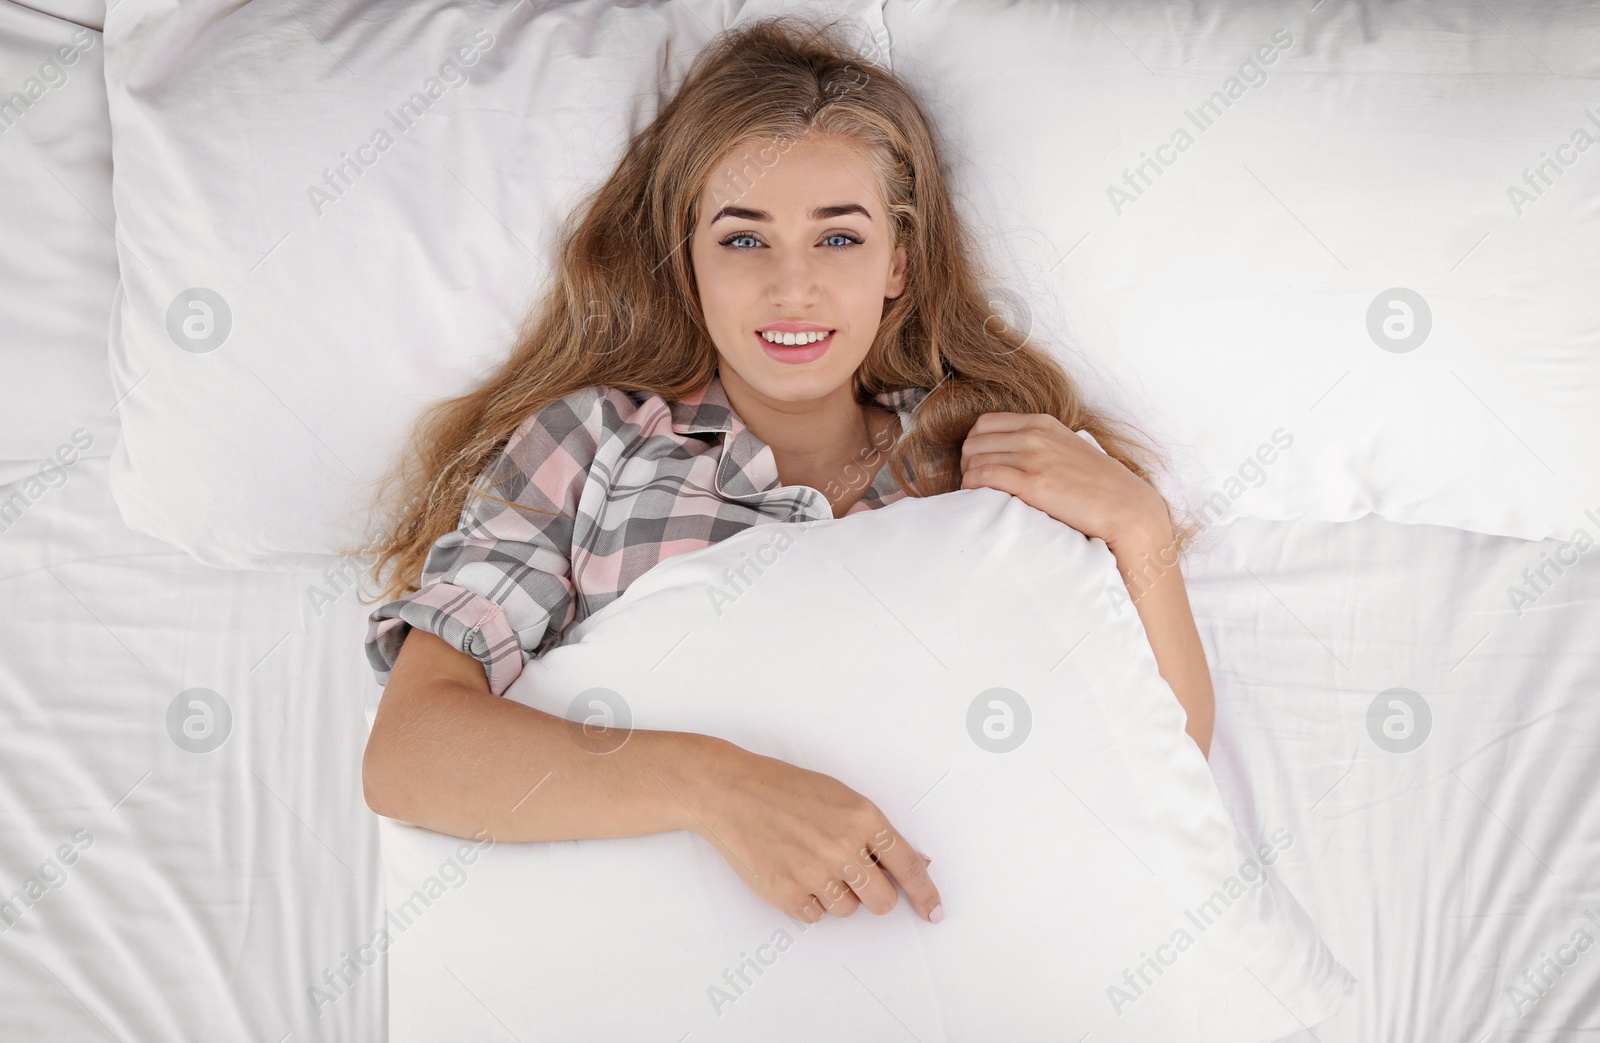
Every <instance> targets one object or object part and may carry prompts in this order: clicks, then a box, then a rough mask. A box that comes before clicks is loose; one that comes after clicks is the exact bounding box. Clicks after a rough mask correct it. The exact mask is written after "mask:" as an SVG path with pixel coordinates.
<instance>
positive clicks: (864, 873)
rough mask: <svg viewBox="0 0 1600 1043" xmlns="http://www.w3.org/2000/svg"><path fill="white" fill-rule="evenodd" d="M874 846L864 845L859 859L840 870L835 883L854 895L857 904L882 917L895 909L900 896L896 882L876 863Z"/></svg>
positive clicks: (859, 853)
mask: <svg viewBox="0 0 1600 1043" xmlns="http://www.w3.org/2000/svg"><path fill="white" fill-rule="evenodd" d="M872 846H873V845H872V842H870V841H869V842H868V843H867V844H864V845H862V847H861V848H860V849H858V853H857V857H856V858H855V859H853V860H851V861H850V862H847V863H845V865H843V866H842V867H841V868H840V871H839V879H838V880H836V881H835V883H837V884H839V886H841V887H842V888H844V890H845V891H846V892H847V893H849V894H851V895H853V896H854V897H855V899H856V901H857V904H859V905H864V906H866V907H867V908H868V909H870V910H872V913H873V915H875V916H882V915H883V914H885V913H887V912H888V911H889V910H891V909H893V908H894V906H895V903H896V902H898V901H899V900H900V894H899V892H898V891H896V890H895V887H894V881H893V880H890V879H889V877H888V875H887V874H885V873H884V871H883V869H882V868H880V867H879V865H878V864H877V862H876V861H874V859H873V856H872ZM852 911H854V910H852Z"/></svg>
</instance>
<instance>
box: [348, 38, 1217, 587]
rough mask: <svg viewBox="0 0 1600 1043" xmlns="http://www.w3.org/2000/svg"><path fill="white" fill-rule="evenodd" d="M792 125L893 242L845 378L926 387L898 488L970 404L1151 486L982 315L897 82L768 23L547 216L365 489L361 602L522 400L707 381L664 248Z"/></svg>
mask: <svg viewBox="0 0 1600 1043" xmlns="http://www.w3.org/2000/svg"><path fill="white" fill-rule="evenodd" d="M808 133H816V134H819V135H824V136H827V137H829V138H834V137H839V138H845V139H851V141H852V142H853V143H858V144H859V145H860V146H861V147H862V148H863V149H864V155H865V156H866V157H867V158H868V159H869V160H870V161H871V162H872V164H873V165H874V167H875V168H876V170H877V172H878V175H879V179H880V189H881V195H882V198H883V200H884V201H885V202H886V204H887V208H888V212H889V219H890V223H891V226H892V228H893V229H894V235H895V237H896V241H897V242H899V243H903V244H904V245H905V247H906V250H907V262H908V264H907V281H906V289H905V292H903V293H902V294H901V295H900V296H899V297H897V298H895V299H894V300H893V301H891V302H889V304H888V307H887V309H886V311H885V313H884V316H883V320H882V322H881V324H880V326H879V328H878V332H877V335H876V337H875V338H874V340H873V343H872V347H871V348H870V350H869V351H868V353H867V356H866V358H865V359H864V360H863V362H862V364H861V366H860V367H859V368H858V369H857V371H856V374H855V377H854V379H853V384H854V391H855V395H856V397H857V399H858V400H859V401H861V402H863V403H866V402H869V401H870V400H871V397H872V396H873V395H875V394H878V393H880V392H884V391H890V390H894V389H898V388H904V387H926V388H932V389H933V391H932V392H931V393H930V394H929V395H928V396H927V397H926V398H925V399H924V400H923V401H922V403H921V405H920V406H919V407H918V410H917V421H916V423H915V425H913V427H912V429H911V431H910V432H909V433H908V434H907V435H906V436H905V437H904V438H902V439H901V440H900V441H899V442H898V443H897V444H896V446H895V448H894V449H893V450H892V451H891V453H890V455H889V457H888V459H887V460H886V462H885V463H884V466H886V467H889V468H892V470H891V474H893V476H894V477H895V479H896V481H898V482H899V484H900V486H901V488H903V489H904V490H906V492H907V493H908V494H909V495H913V496H931V495H934V494H936V493H941V492H949V491H952V490H955V489H958V488H960V485H961V474H960V458H961V445H962V442H963V441H964V440H965V439H966V436H967V432H968V431H969V430H970V428H971V427H972V424H973V422H974V421H975V420H976V419H977V418H978V416H979V415H981V414H983V413H986V412H1015V413H1048V414H1050V415H1051V416H1054V417H1056V418H1057V419H1059V420H1060V421H1061V422H1062V423H1064V424H1066V425H1067V426H1068V427H1069V428H1072V429H1074V430H1079V429H1081V430H1086V431H1088V432H1089V433H1090V434H1092V435H1093V436H1094V437H1095V439H1096V440H1097V441H1098V442H1099V443H1100V445H1101V446H1102V447H1104V449H1105V450H1106V452H1107V453H1109V454H1110V455H1111V456H1112V457H1114V458H1116V459H1117V460H1118V461H1120V462H1121V463H1122V464H1124V465H1125V466H1126V467H1127V468H1128V469H1129V470H1131V471H1132V472H1133V473H1134V474H1136V475H1138V476H1139V477H1140V478H1142V479H1145V480H1146V481H1150V477H1151V471H1150V470H1149V467H1150V465H1149V464H1148V463H1147V461H1148V460H1149V459H1151V458H1153V457H1156V454H1155V452H1154V450H1152V449H1151V448H1150V447H1149V446H1148V445H1146V444H1145V443H1144V442H1142V441H1138V440H1135V439H1134V438H1132V437H1131V436H1130V435H1129V434H1128V433H1127V428H1126V427H1125V426H1124V425H1122V424H1120V423H1118V422H1116V421H1113V420H1112V419H1111V418H1109V417H1107V416H1104V415H1102V414H1101V413H1098V412H1096V411H1095V410H1093V409H1090V408H1089V407H1088V406H1087V405H1086V404H1085V403H1084V401H1083V398H1082V396H1081V394H1080V392H1079V390H1078V387H1077V385H1076V383H1075V382H1074V381H1073V380H1072V379H1071V378H1070V377H1069V376H1068V375H1067V373H1066V371H1065V370H1064V369H1063V368H1062V366H1061V364H1060V363H1059V362H1058V361H1057V360H1056V359H1055V357H1053V356H1052V355H1051V354H1049V353H1048V352H1046V351H1042V350H1040V349H1039V348H1036V347H1034V346H1033V345H1032V344H1031V343H1029V338H1028V334H1027V333H1026V332H1021V331H1018V330H1016V329H1013V328H1012V327H1011V326H1010V325H1009V324H1008V323H1006V322H1004V321H1001V320H999V319H998V318H997V316H996V315H995V314H994V313H993V309H992V308H991V305H990V302H989V299H988V297H989V295H988V293H987V292H986V291H985V288H984V287H985V285H986V284H985V282H984V279H983V274H984V273H983V272H982V271H981V266H980V264H979V262H978V259H977V254H976V251H975V250H974V249H973V245H972V240H971V239H970V237H969V236H970V233H969V232H968V230H967V229H966V227H965V226H964V225H963V222H962V220H961V218H960V215H959V214H958V212H957V210H956V207H955V204H954V202H953V201H952V198H951V191H950V187H949V185H948V184H947V182H946V180H945V169H944V167H943V166H942V165H941V162H940V149H939V145H938V140H937V137H936V135H935V133H934V130H933V127H932V125H931V124H930V123H929V121H928V118H927V116H926V115H925V113H924V112H923V110H922V107H921V106H920V104H919V103H918V102H917V100H916V98H915V96H914V95H913V94H912V92H911V91H910V90H909V89H908V88H907V87H906V86H905V84H903V83H902V82H901V81H900V80H899V79H897V78H896V77H895V76H894V75H893V74H892V73H890V72H889V71H887V70H886V69H884V68H882V67H880V66H878V65H876V64H874V63H872V62H869V61H867V60H866V59H864V58H863V57H862V55H861V54H860V52H859V51H858V50H857V48H856V47H854V46H853V45H852V44H850V43H848V42H846V40H845V39H844V38H843V36H842V35H840V34H839V32H838V31H837V28H836V26H835V25H833V24H829V25H819V24H815V23H813V22H810V21H808V20H806V19H803V18H801V17H799V16H796V15H792V14H791V15H783V16H779V17H775V18H770V19H766V20H763V21H759V22H753V23H750V24H749V25H745V26H741V27H737V28H734V29H730V30H728V31H726V32H725V33H723V34H722V35H721V36H719V37H718V38H717V39H715V40H713V41H712V42H711V43H710V44H709V45H708V46H707V47H706V48H705V49H704V50H703V51H702V52H701V53H700V54H699V55H698V56H697V57H696V59H695V61H694V64H693V66H692V67H691V69H690V70H689V72H688V74H687V75H686V77H685V78H684V80H683V82H682V84H681V86H680V87H679V88H678V90H677V91H676V92H675V94H674V95H673V97H672V99H671V100H670V101H669V102H667V104H666V105H665V107H663V108H662V109H661V111H660V113H659V114H657V116H656V117H655V119H654V120H652V121H651V122H650V124H649V125H648V126H647V127H645V128H644V129H643V130H642V131H641V132H639V133H638V134H637V135H635V136H634V138H633V139H632V140H631V141H630V142H629V143H628V146H627V149H626V151H625V153H624V154H623V156H622V159H621V160H620V162H619V163H618V164H617V167H616V169H615V170H614V171H613V172H612V174H611V176H610V177H609V178H608V179H607V180H606V181H605V183H604V184H602V185H601V186H600V187H599V188H598V189H597V190H595V191H594V192H593V193H592V194H591V195H590V196H589V197H588V198H587V200H586V202H585V203H584V204H583V205H581V206H579V207H578V208H576V209H575V210H574V211H573V213H572V214H571V215H569V217H568V219H567V221H566V223H565V224H564V225H563V226H562V229H561V232H560V237H559V247H558V256H557V258H556V261H557V263H556V265H555V274H554V277H553V280H552V283H551V285H550V286H549V288H548V289H547V290H546V291H545V292H544V294H543V296H542V298H541V299H540V300H539V301H538V303H537V305H536V307H534V308H533V309H532V310H531V311H530V313H529V314H528V316H527V318H526V320H525V321H524V323H523V326H522V329H521V330H520V331H519V335H518V338H517V341H516V344H515V347H514V348H513V349H512V351H511V354H510V357H509V358H508V359H507V360H506V362H505V364H504V365H503V366H501V367H500V369H499V370H498V371H496V372H495V373H494V374H493V375H491V376H490V377H489V378H488V379H487V380H486V381H485V382H484V383H483V384H482V386H480V387H478V388H477V389H476V390H474V391H471V392H470V393H468V394H465V395H461V396H459V397H456V398H451V399H448V400H445V401H443V402H440V403H438V404H436V405H434V406H433V407H432V408H430V409H429V410H427V411H426V412H425V413H424V414H423V415H422V417H420V418H419V419H418V421H417V423H416V425H415V427H414V428H413V430H412V432H411V444H410V446H409V449H408V451H407V452H405V453H403V454H401V461H402V462H401V464H400V466H399V467H398V468H397V469H396V470H395V471H393V472H391V473H390V474H389V475H388V476H387V477H386V479H385V481H384V483H383V485H382V486H381V487H380V489H379V491H378V495H377V496H376V497H375V499H374V503H375V504H376V505H378V506H381V505H382V504H383V503H384V502H385V501H386V500H388V497H387V492H388V489H389V488H390V487H391V486H392V485H393V484H395V483H396V482H398V484H399V486H400V495H399V497H398V498H397V499H398V500H400V501H403V502H404V504H405V506H404V507H403V508H401V509H400V510H399V513H398V516H397V517H396V518H395V519H394V520H393V521H389V522H386V523H384V524H385V528H384V530H383V535H382V537H381V539H379V540H377V541H376V542H375V543H373V544H371V545H369V546H368V547H364V548H360V550H359V552H358V553H360V554H361V555H362V556H363V558H364V559H365V558H371V557H373V556H374V555H375V560H374V561H373V562H372V564H371V566H370V574H371V578H372V579H373V580H374V582H376V583H377V584H378V585H379V588H380V590H381V594H380V598H379V599H381V600H392V599H395V598H399V597H402V596H404V595H405V594H407V593H410V592H411V591H414V590H417V589H418V586H419V581H420V579H421V575H422V570H423V566H424V564H425V562H426V559H427V556H428V552H429V550H430V549H431V547H432V546H433V544H434V542H435V541H436V540H437V539H438V538H439V537H441V536H443V535H444V534H446V533H448V532H450V531H451V530H453V529H455V528H457V527H458V526H459V525H460V524H461V515H462V509H463V507H464V506H465V505H466V502H467V498H468V495H469V493H471V492H472V487H473V485H474V483H475V481H476V479H477V478H478V476H479V475H480V474H481V473H482V472H483V469H484V467H485V466H486V465H487V464H488V463H490V462H491V460H492V459H493V458H494V457H495V455H496V454H497V453H498V452H499V450H500V449H501V448H502V447H503V446H504V445H505V443H506V441H507V440H508V438H509V437H510V435H511V434H512V433H513V432H514V431H515V430H516V429H517V427H518V426H519V425H520V424H521V423H522V422H523V421H524V420H526V419H527V418H528V417H529V416H530V415H532V414H533V413H534V412H536V411H538V410H540V409H542V408H544V407H545V406H547V405H549V404H551V403H553V402H555V401H557V400H559V399H561V398H564V397H566V396H567V395H570V394H572V393H574V392H576V391H579V390H582V389H584V388H587V387H592V386H595V385H608V386H611V387H614V388H617V389H619V390H622V391H642V392H646V393H649V394H655V395H660V396H661V397H662V398H663V399H665V400H666V401H669V402H672V401H677V400H679V399H681V398H683V397H684V396H686V395H688V394H689V393H691V392H693V391H696V390H698V389H700V388H702V387H704V386H705V385H706V384H707V383H708V382H709V381H710V380H711V378H712V377H713V376H714V375H715V374H716V371H717V362H718V356H717V353H716V349H715V347H714V346H713V344H712V341H711V338H710V335H709V333H708V332H707V329H706V324H705V318H704V315H703V313H702V311H701V307H700V301H699V294H698V291H697V289H696V286H695V281H694V273H693V271H692V268H691V265H690V261H689V257H688V251H687V250H685V249H679V246H680V245H681V244H682V243H683V242H684V241H685V240H686V239H687V238H688V236H689V235H690V234H691V233H692V231H693V229H694V228H695V227H696V222H697V217H698V214H697V206H698V201H699V196H700V192H701V190H702V188H703V187H704V185H705V184H706V183H707V181H708V179H709V178H710V176H711V175H712V174H713V173H714V168H715V167H716V165H717V164H718V162H719V160H721V159H722V157H724V156H725V155H727V154H728V153H729V152H730V151H732V150H733V149H734V148H736V147H738V146H739V145H741V144H747V143H750V142H753V141H758V140H775V141H779V142H788V141H795V140H798V139H800V138H801V137H802V136H804V135H806V134H808ZM481 495H484V496H486V497H487V498H489V499H493V500H495V501H496V502H499V503H506V501H504V500H501V499H499V498H498V497H493V496H489V495H488V494H487V493H486V492H483V493H481ZM1167 516H1168V520H1169V521H1170V522H1172V524H1173V529H1174V533H1175V534H1176V536H1177V542H1176V546H1177V548H1178V549H1181V548H1182V547H1184V546H1186V545H1187V544H1188V543H1189V542H1190V540H1191V539H1192V535H1193V529H1192V528H1191V527H1189V526H1186V525H1180V524H1179V522H1178V520H1177V519H1176V518H1175V517H1174V515H1173V512H1172V508H1171V505H1170V504H1168V505H1167ZM386 572H388V578H387V580H385V578H384V576H385V573H386ZM362 601H363V602H364V603H366V601H367V599H365V598H363V599H362Z"/></svg>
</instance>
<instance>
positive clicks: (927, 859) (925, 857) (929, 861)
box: [917, 851, 933, 865]
mask: <svg viewBox="0 0 1600 1043" xmlns="http://www.w3.org/2000/svg"><path fill="white" fill-rule="evenodd" d="M917 854H919V855H922V852H921V851H918V852H917ZM922 860H923V861H924V862H927V863H928V864H929V865H932V864H933V859H931V858H929V857H928V856H927V855H922Z"/></svg>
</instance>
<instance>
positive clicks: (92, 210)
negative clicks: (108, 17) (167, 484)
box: [0, 0, 117, 529]
mask: <svg viewBox="0 0 1600 1043" xmlns="http://www.w3.org/2000/svg"><path fill="white" fill-rule="evenodd" d="M67 6H77V7H84V6H85V5H81V4H80V5H67ZM77 13H78V14H80V15H81V14H88V13H90V12H87V11H79V12H77ZM102 53H103V48H102V45H101V41H100V33H99V32H97V31H96V30H94V29H91V28H88V27H86V26H81V25H77V24H74V23H73V22H70V21H66V20H64V19H62V18H57V17H52V16H51V15H48V14H44V13H41V12H40V11H37V10H32V9H31V8H29V7H24V6H22V5H20V4H17V3H12V2H11V0H0V228H4V229H5V235H4V237H3V238H0V482H9V481H12V480H14V479H17V478H20V477H23V476H24V475H34V474H41V473H42V474H43V475H44V477H43V478H42V479H41V480H39V481H36V482H35V483H33V484H34V486H35V487H36V488H37V489H39V490H41V491H42V490H44V489H46V488H48V487H50V486H53V485H59V484H60V480H61V479H60V477H59V476H60V475H62V474H64V473H67V472H66V470H64V469H70V468H71V467H72V466H73V465H74V464H75V463H76V462H77V461H78V460H79V459H82V458H83V457H86V456H108V455H110V453H111V448H112V446H113V445H114V444H115V443H116V435H117V416H116V413H114V412H113V411H112V406H113V404H114V403H115V398H114V396H113V395H112V393H111V376H110V374H109V373H108V372H107V367H106V325H107V322H108V321H109V319H110V316H111V299H112V296H113V294H114V293H115V290H116V286H117V244H116V240H115V239H114V238H113V237H112V234H111V229H112V227H113V226H114V225H115V223H116V218H115V216H114V215H113V213H112V209H111V122H110V119H109V118H108V117H107V115H106V91H105V80H104V73H103V70H102V57H101V56H102ZM41 461H51V462H50V463H48V464H43V465H41ZM41 466H43V467H44V468H45V469H44V471H43V472H41V470H40V469H41ZM30 495H31V494H30ZM11 510H12V511H13V512H14V511H15V510H16V507H15V505H13V507H12V508H11ZM5 517H6V518H9V517H10V515H6V516H5ZM5 525H6V520H5V518H0V529H3V528H4V527H5Z"/></svg>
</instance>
